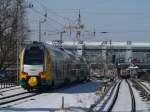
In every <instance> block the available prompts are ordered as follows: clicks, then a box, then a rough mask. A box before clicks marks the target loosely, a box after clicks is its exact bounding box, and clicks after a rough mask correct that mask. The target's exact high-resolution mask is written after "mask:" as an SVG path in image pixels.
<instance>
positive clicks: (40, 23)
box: [39, 11, 47, 42]
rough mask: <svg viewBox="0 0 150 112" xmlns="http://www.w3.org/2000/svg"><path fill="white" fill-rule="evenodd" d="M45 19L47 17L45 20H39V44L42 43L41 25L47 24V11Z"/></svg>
mask: <svg viewBox="0 0 150 112" xmlns="http://www.w3.org/2000/svg"><path fill="white" fill-rule="evenodd" d="M44 17H45V18H44V20H39V42H41V25H42V23H45V22H46V18H47V11H45V14H44Z"/></svg>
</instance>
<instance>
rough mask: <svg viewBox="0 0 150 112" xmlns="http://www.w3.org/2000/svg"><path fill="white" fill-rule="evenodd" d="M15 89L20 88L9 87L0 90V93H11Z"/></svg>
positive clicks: (18, 87)
mask: <svg viewBox="0 0 150 112" xmlns="http://www.w3.org/2000/svg"><path fill="white" fill-rule="evenodd" d="M16 89H21V86H14V87H10V88H4V89H0V93H4V92H8V91H13V90H16Z"/></svg>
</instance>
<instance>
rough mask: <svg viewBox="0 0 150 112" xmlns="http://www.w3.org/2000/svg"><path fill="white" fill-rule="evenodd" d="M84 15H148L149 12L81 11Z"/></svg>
mask: <svg viewBox="0 0 150 112" xmlns="http://www.w3.org/2000/svg"><path fill="white" fill-rule="evenodd" d="M83 12H84V14H91V15H131V16H134V15H149V16H150V12H88V11H83Z"/></svg>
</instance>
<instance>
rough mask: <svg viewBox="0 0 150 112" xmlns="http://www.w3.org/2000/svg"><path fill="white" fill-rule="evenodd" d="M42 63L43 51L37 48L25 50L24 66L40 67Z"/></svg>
mask: <svg viewBox="0 0 150 112" xmlns="http://www.w3.org/2000/svg"><path fill="white" fill-rule="evenodd" d="M43 63H44V51H43V50H42V49H40V48H39V47H31V48H30V49H26V50H25V54H24V64H26V65H41V64H43Z"/></svg>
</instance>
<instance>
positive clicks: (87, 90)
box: [6, 81, 101, 112]
mask: <svg viewBox="0 0 150 112" xmlns="http://www.w3.org/2000/svg"><path fill="white" fill-rule="evenodd" d="M100 84H101V82H100V81H92V82H88V83H85V84H80V85H77V86H74V87H71V88H67V89H64V90H58V91H57V92H52V93H44V94H41V95H38V96H35V97H32V98H29V99H26V100H25V101H22V102H19V103H14V104H12V105H11V108H9V109H10V110H12V111H13V110H14V111H15V110H16V111H19V110H20V111H24V112H29V111H38V112H39V111H41V112H49V111H59V109H60V108H61V106H62V97H64V107H65V108H67V109H69V110H70V111H69V112H77V111H79V112H82V111H83V112H85V111H87V110H88V108H89V107H90V106H91V104H93V103H95V101H96V100H97V99H98V98H99V96H98V95H96V94H95V92H96V91H97V89H98V87H99V86H100ZM7 109H8V108H7ZM7 109H6V110H7ZM7 111H8V110H7Z"/></svg>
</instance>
